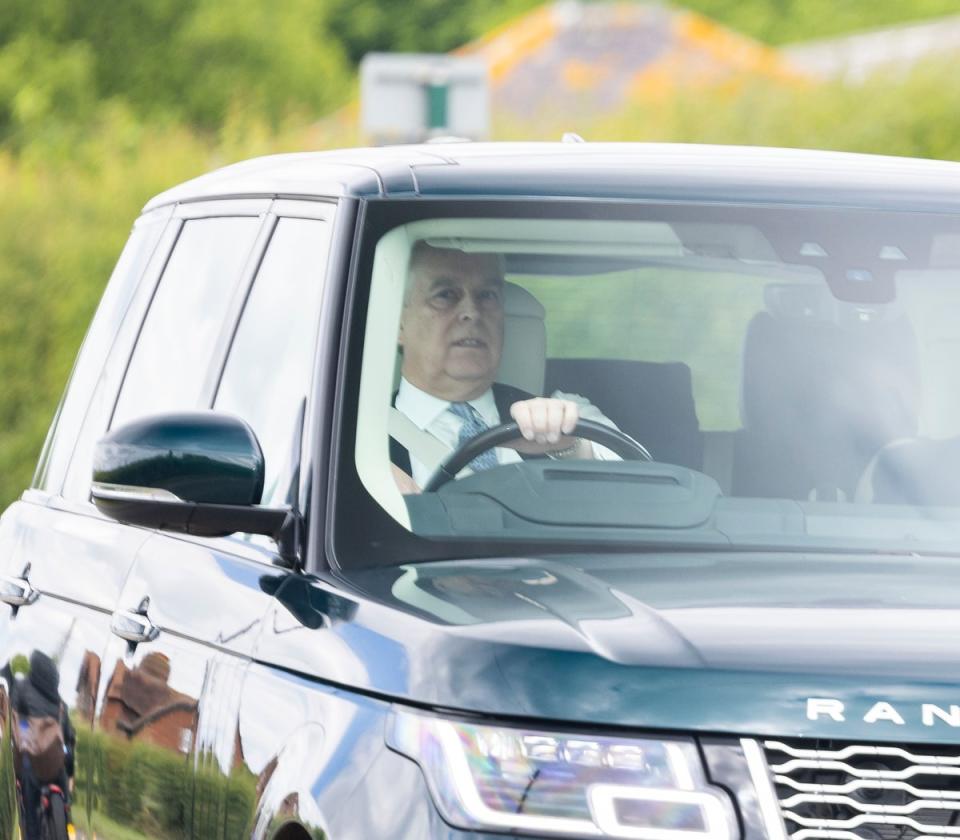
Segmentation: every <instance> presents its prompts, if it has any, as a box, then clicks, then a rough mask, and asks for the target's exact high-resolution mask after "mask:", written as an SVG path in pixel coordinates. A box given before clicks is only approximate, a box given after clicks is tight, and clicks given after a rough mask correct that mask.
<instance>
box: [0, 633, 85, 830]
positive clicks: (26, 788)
mask: <svg viewBox="0 0 960 840" xmlns="http://www.w3.org/2000/svg"><path fill="white" fill-rule="evenodd" d="M13 709H14V713H15V721H16V728H15V734H14V741H15V754H16V767H17V778H18V779H19V781H20V790H21V795H22V797H23V810H24V821H25V824H26V825H25V830H26V837H27V840H33V838H39V837H40V836H41V835H40V831H41V816H40V805H41V797H42V795H43V788H44V786H46V785H57V786H58V787H59V788H60V789H61V790H62V791H63V793H64V797H68V796H69V790H70V788H69V783H70V780H71V779H72V778H73V754H74V747H75V745H76V733H75V731H74V729H73V725H72V724H71V723H70V716H69V715H68V714H67V707H66V704H65V703H64V702H63V700H62V699H61V698H60V671H59V669H58V668H57V665H56V663H55V662H54V661H53V660H52V659H51V658H50V657H49V656H47V655H46V654H45V653H43V652H41V651H38V650H35V651H34V652H33V653H32V654H30V671H29V672H28V673H27V676H26V677H24V678H22V679H20V680H18V681H17V682H16V685H15V688H14V691H13ZM65 804H66V800H65Z"/></svg>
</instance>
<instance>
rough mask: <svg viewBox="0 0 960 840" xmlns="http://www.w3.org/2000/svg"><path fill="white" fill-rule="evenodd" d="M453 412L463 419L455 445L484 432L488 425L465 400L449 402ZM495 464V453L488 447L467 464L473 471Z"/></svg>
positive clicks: (487, 468)
mask: <svg viewBox="0 0 960 840" xmlns="http://www.w3.org/2000/svg"><path fill="white" fill-rule="evenodd" d="M449 410H450V411H451V412H452V413H453V414H456V415H457V417H459V418H460V419H461V420H463V425H462V426H461V427H460V438H459V440H457V446H463V444H465V443H466V442H467V441H468V440H470V439H471V438H473V437H476V436H477V435H478V434H480V432H485V431H486V430H487V429H489V428H490V427H489V426H488V425H487V424H486V423H484V422H483V418H482V417H481V416H480V412H478V411H477V410H476V409H475V408H474V407H473V406H472V405H470V403H465V402H455V403H450V409H449ZM496 465H497V455H496V453H495V452H494V451H493V450H492V449H488V450H487V451H486V452H482V453H480V454H479V455H477V457H476V458H474V459H473V460H472V461H471V462H470V463H469V464H467V466H468V467H470V469H471V470H473V471H474V472H480V470H489V469H491V468H492V467H495V466H496Z"/></svg>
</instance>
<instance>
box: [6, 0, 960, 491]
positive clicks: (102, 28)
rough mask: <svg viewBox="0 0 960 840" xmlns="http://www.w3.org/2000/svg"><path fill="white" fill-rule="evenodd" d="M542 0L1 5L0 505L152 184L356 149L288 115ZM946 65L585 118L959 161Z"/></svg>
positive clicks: (667, 131)
mask: <svg viewBox="0 0 960 840" xmlns="http://www.w3.org/2000/svg"><path fill="white" fill-rule="evenodd" d="M535 5H538V4H537V3H536V2H534V0H506V2H505V3H501V4H496V6H490V5H489V4H486V5H484V4H481V3H479V2H478V0H467V2H464V3H462V4H454V3H451V2H449V0H412V2H411V3H409V4H407V6H406V7H404V9H403V13H402V14H397V12H396V10H395V9H393V8H392V7H391V9H390V10H388V11H385V8H386V7H385V6H384V5H383V4H382V2H380V0H355V2H352V3H347V2H346V0H284V2H283V3H276V4H268V3H266V2H264V0H229V3H228V2H227V0H125V2H123V3H114V4H95V3H77V2H72V0H39V2H38V0H4V2H2V3H0V194H2V195H3V197H4V201H3V203H2V205H0V254H2V255H3V259H2V260H0V296H2V299H3V301H4V306H3V308H2V310H0V377H2V381H3V383H4V387H3V391H2V394H0V430H2V431H0V507H4V506H6V504H8V503H9V502H10V501H11V500H12V499H14V498H16V496H18V495H19V494H20V492H21V491H22V490H23V488H24V487H26V486H28V484H29V481H30V475H31V473H32V471H33V468H34V465H35V463H36V460H37V456H38V454H39V450H40V447H41V445H42V442H43V438H44V435H45V433H46V429H47V427H48V425H49V422H50V419H51V418H52V416H53V413H54V411H55V408H56V405H57V401H58V399H59V396H60V394H61V393H62V390H63V387H64V384H65V382H66V379H67V376H68V374H69V371H70V367H71V365H72V363H73V359H74V357H75V355H76V352H77V349H78V348H79V345H80V342H81V340H82V338H83V334H84V331H85V330H86V326H87V324H88V323H89V320H90V317H91V315H92V313H93V309H94V307H95V306H96V303H97V300H98V299H99V297H100V294H101V292H102V289H103V287H104V284H105V283H106V280H107V278H108V277H109V275H110V272H111V270H112V267H113V264H114V262H115V261H116V258H117V255H118V254H119V252H120V248H121V246H122V244H123V242H124V240H125V238H126V236H127V234H128V232H129V230H130V225H131V223H132V221H133V219H134V218H135V217H136V215H137V213H138V212H139V210H140V208H141V207H142V206H143V204H144V203H145V202H146V201H147V199H149V198H150V196H152V195H154V194H156V193H157V192H159V191H161V190H162V189H165V188H166V187H169V186H171V185H172V184H175V183H178V182H180V181H182V180H184V179H186V178H189V177H192V176H194V175H197V174H200V173H201V172H204V171H206V170H209V169H212V168H214V167H216V166H221V165H224V164H226V163H229V162H231V161H234V160H239V159H242V158H245V157H250V156H252V155H256V154H264V153H268V152H276V151H285V150H302V149H306V148H323V147H330V146H344V145H352V144H353V143H354V142H355V137H356V135H355V131H356V129H355V127H353V126H349V127H347V126H346V125H345V124H341V123H338V122H336V121H335V120H329V121H327V122H326V123H324V126H323V127H316V126H315V127H314V128H312V129H310V130H309V131H297V132H294V131H292V130H291V129H290V128H289V126H290V125H292V124H294V121H295V120H299V121H300V124H303V123H305V122H308V121H310V120H311V119H312V118H313V115H315V114H320V113H324V112H327V111H329V109H330V108H331V107H333V106H335V105H336V104H337V103H338V102H341V101H344V100H345V99H346V98H347V97H349V96H350V95H351V92H352V90H353V81H352V79H351V78H350V76H349V72H348V71H349V64H350V61H352V60H355V59H356V58H357V57H358V56H359V55H360V54H361V53H362V51H363V50H365V49H367V48H378V49H379V48H405V49H417V50H433V49H446V48H449V47H453V46H456V45H457V44H459V43H461V42H463V41H464V40H467V39H469V38H470V37H472V36H474V35H478V34H480V33H481V32H483V31H484V30H485V28H486V27H488V26H490V25H493V24H496V23H499V22H501V21H502V20H504V19H506V18H508V17H510V16H511V15H513V14H514V13H519V12H522V11H525V10H526V9H528V8H532V7H533V6H535ZM689 6H690V7H692V8H695V9H698V10H700V11H703V12H704V13H707V14H711V15H714V16H716V17H717V18H718V19H719V20H720V21H721V22H724V23H727V24H729V25H732V26H735V27H738V28H740V29H741V30H743V31H745V32H747V33H751V34H754V35H758V36H760V37H768V38H769V39H770V40H785V39H788V38H792V37H795V38H806V37H812V36H814V35H820V34H829V33H830V32H833V31H834V30H833V29H831V27H839V26H843V27H845V28H862V27H866V26H869V25H874V24H879V23H885V22H892V21H894V20H896V19H898V18H907V17H914V16H916V17H920V16H925V15H935V14H940V13H947V12H950V11H954V10H960V0H917V2H915V3H913V4H909V5H908V4H893V3H890V2H883V3H877V2H874V3H873V4H867V3H866V2H864V0H837V1H836V2H831V0H690V3H689ZM828 11H829V14H828V13H827V12H828ZM774 22H776V24H777V26H778V27H779V28H777V29H776V30H774V28H773V26H774ZM784 33H789V34H784ZM951 78H952V66H951V65H950V63H949V62H942V63H941V62H932V63H929V64H927V65H926V66H924V67H921V68H919V69H918V70H916V71H915V72H913V73H911V74H909V75H907V76H902V77H901V76H894V75H888V76H885V77H877V78H875V79H873V80H871V81H869V82H868V83H867V84H866V85H865V86H863V87H845V86H843V85H840V84H828V85H821V86H817V85H813V84H807V85H800V84H797V85H794V86H785V85H783V84H775V83H772V82H756V81H743V82H742V83H741V84H740V85H739V86H727V88H725V89H724V90H722V91H719V90H706V89H704V90H701V91H698V92H691V93H680V94H678V95H676V96H674V97H672V98H670V99H669V100H668V101H664V102H659V103H652V104H646V105H634V106H631V107H628V108H627V109H625V110H624V111H623V112H622V113H620V114H617V115H616V116H614V117H612V118H609V119H604V120H599V121H597V122H595V123H594V124H592V125H578V129H579V130H580V131H581V133H582V134H583V135H584V136H585V137H587V138H588V139H590V140H603V139H608V140H670V141H692V142H709V143H742V144H748V145H749V144H768V145H784V146H801V147H820V148H833V149H846V150H852V151H867V152H880V153H887V154H902V155H915V156H920V157H934V158H949V159H960V139H958V138H960V87H958V86H956V85H951V84H949V80H950V79H951ZM188 125H189V127H187V126H188ZM568 128H569V114H563V115H558V117H557V119H556V124H555V125H554V126H551V124H550V122H549V120H548V119H547V118H546V117H545V118H544V119H542V120H541V119H538V120H537V121H536V123H533V122H532V121H530V122H528V123H526V124H523V125H514V126H501V127H500V128H499V129H498V131H499V136H500V137H502V138H507V137H510V138H517V139H534V138H541V137H557V136H559V133H560V130H561V129H563V130H566V129H568ZM637 352H640V351H639V350H638V351H637Z"/></svg>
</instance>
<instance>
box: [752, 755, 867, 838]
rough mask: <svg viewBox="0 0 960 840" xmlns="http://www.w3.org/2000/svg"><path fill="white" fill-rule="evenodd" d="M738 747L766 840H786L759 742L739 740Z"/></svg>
mask: <svg viewBox="0 0 960 840" xmlns="http://www.w3.org/2000/svg"><path fill="white" fill-rule="evenodd" d="M740 747H741V749H742V750H743V755H744V757H745V758H746V759H747V769H748V770H749V771H750V779H751V780H752V781H753V787H754V789H755V790H756V792H757V800H758V801H759V803H760V815H761V816H762V817H763V825H764V827H765V828H766V830H767V840H787V827H786V825H785V824H784V822H783V815H782V814H781V812H780V803H779V802H778V800H777V792H776V790H774V787H773V780H772V779H771V778H770V770H769V768H768V767H767V759H766V756H765V755H764V754H763V750H762V749H761V748H760V744H759V742H758V741H756V740H754V739H753V738H741V739H740ZM858 840H859V838H858Z"/></svg>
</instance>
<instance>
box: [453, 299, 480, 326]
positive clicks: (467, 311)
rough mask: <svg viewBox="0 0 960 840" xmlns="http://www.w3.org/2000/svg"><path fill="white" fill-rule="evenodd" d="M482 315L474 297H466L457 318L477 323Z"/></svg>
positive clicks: (459, 308)
mask: <svg viewBox="0 0 960 840" xmlns="http://www.w3.org/2000/svg"><path fill="white" fill-rule="evenodd" d="M479 315H480V309H479V307H478V306H477V302H476V301H475V300H474V299H473V296H472V295H464V296H463V298H462V299H461V301H460V306H459V307H458V309H457V318H458V319H459V320H460V321H476V320H477V317H478V316H479Z"/></svg>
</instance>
